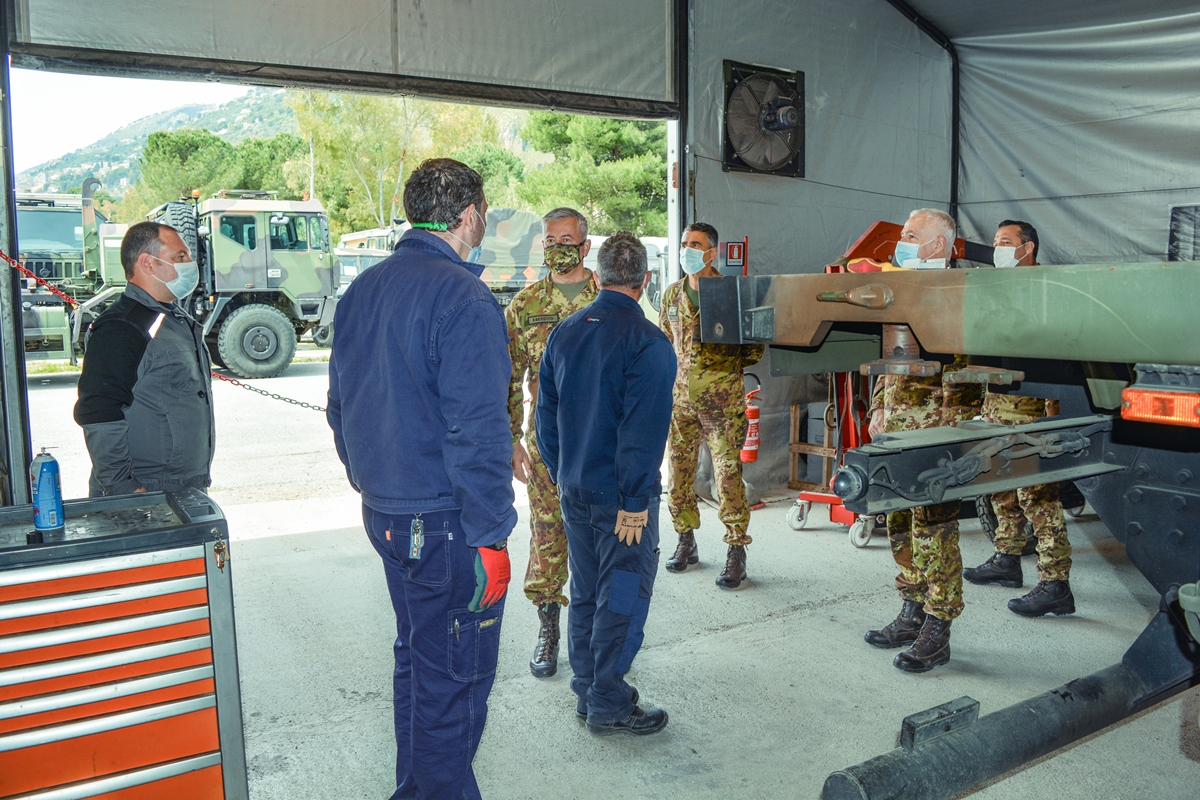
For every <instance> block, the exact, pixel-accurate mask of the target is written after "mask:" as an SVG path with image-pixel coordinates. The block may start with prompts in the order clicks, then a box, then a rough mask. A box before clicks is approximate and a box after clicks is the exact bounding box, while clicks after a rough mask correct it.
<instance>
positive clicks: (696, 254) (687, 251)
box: [679, 247, 712, 275]
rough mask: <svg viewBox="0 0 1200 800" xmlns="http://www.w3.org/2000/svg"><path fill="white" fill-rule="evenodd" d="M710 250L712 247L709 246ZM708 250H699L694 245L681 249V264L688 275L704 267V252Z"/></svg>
mask: <svg viewBox="0 0 1200 800" xmlns="http://www.w3.org/2000/svg"><path fill="white" fill-rule="evenodd" d="M709 249H710V250H711V249H712V248H709ZM707 252H708V250H697V249H696V248H694V247H683V248H680V250H679V266H680V267H682V268H683V271H684V272H686V273H687V274H688V275H695V274H696V273H697V272H699V271H700V270H702V269H704V254H705V253H707Z"/></svg>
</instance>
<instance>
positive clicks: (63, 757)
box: [0, 490, 248, 800]
mask: <svg viewBox="0 0 1200 800" xmlns="http://www.w3.org/2000/svg"><path fill="white" fill-rule="evenodd" d="M64 512H65V517H66V520H67V524H66V528H65V530H64V531H62V532H60V533H57V534H46V535H45V536H44V537H43V539H44V540H43V541H36V539H37V538H38V537H37V536H36V534H33V515H32V510H31V509H30V507H28V506H19V507H15V508H6V509H0V798H6V799H7V798H39V800H75V799H76V798H104V800H150V798H171V800H193V799H194V800H200V798H204V799H205V800H208V798H230V800H245V799H246V798H247V797H248V791H247V785H246V763H245V760H246V759H245V749H244V745H243V740H242V717H241V699H240V693H239V687H238V669H237V647H236V639H235V634H234V621H233V591H232V581H231V574H230V573H231V565H230V558H229V543H228V530H227V527H226V524H225V519H224V517H223V515H222V514H221V511H220V509H219V508H218V507H217V506H216V504H215V503H213V502H212V500H210V499H209V498H208V497H207V496H206V495H204V494H203V493H201V492H198V491H194V490H188V491H184V492H172V493H167V494H164V493H161V492H153V493H147V494H138V495H125V496H121V497H111V498H97V499H91V500H73V501H67V502H66V503H65V504H64ZM31 534H33V535H31Z"/></svg>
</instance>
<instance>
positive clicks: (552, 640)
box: [529, 603, 558, 678]
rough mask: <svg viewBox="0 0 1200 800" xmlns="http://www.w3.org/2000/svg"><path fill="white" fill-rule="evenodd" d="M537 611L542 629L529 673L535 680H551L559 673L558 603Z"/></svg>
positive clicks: (539, 607)
mask: <svg viewBox="0 0 1200 800" xmlns="http://www.w3.org/2000/svg"><path fill="white" fill-rule="evenodd" d="M537 609H538V619H539V620H540V621H541V623H542V629H541V630H540V631H538V640H537V647H535V648H534V649H533V658H532V659H530V661H529V671H530V672H532V673H533V677H535V678H549V677H550V676H551V675H553V674H554V673H555V672H558V603H546V604H545V605H541V606H538V607H537Z"/></svg>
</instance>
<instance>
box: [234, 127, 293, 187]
mask: <svg viewBox="0 0 1200 800" xmlns="http://www.w3.org/2000/svg"><path fill="white" fill-rule="evenodd" d="M235 149H236V151H237V158H238V162H239V163H240V164H241V166H242V176H241V180H240V181H239V184H238V187H237V188H239V189H262V190H266V191H274V192H279V198H280V199H281V200H299V199H300V193H298V192H296V191H295V189H294V188H291V187H289V185H288V181H287V179H286V178H285V176H284V165H286V164H287V163H288V162H289V161H297V160H300V159H303V160H304V162H305V164H307V162H308V142H307V141H306V140H304V139H301V138H300V137H299V136H296V135H295V134H293V133H279V134H276V135H275V136H272V137H271V138H270V139H245V140H243V141H242V142H240V143H239V144H238V145H237V146H236V148H235ZM228 188H232V187H228Z"/></svg>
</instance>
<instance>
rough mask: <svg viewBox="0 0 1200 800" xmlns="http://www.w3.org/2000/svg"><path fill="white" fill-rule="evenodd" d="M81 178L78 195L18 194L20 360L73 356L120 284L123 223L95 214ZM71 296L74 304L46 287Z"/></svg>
mask: <svg viewBox="0 0 1200 800" xmlns="http://www.w3.org/2000/svg"><path fill="white" fill-rule="evenodd" d="M99 185H100V183H99V181H97V180H96V179H95V178H88V179H87V180H86V181H85V182H84V185H83V190H82V194H26V193H21V194H18V195H17V203H16V206H17V252H18V256H19V260H20V262H21V265H22V266H24V267H25V268H26V269H28V270H29V271H30V272H32V273H33V274H34V275H36V276H37V278H39V279H41V280H42V281H44V282H45V284H43V283H39V282H38V281H36V280H34V279H32V278H26V279H25V281H24V282H23V283H22V291H21V323H22V328H23V330H24V339H25V357H26V358H27V359H51V358H63V359H70V360H71V361H72V362H74V361H75V358H76V356H78V355H79V354H81V353H82V352H83V349H82V343H83V335H84V333H85V332H86V330H87V326H88V325H89V324H90V323H91V321H92V320H93V319H95V318H96V317H97V316H99V314H100V312H101V311H103V310H104V309H105V308H107V307H108V305H109V304H110V303H111V302H112V301H113V300H114V299H116V297H117V295H119V294H120V293H121V291H123V290H124V288H125V272H124V270H123V269H122V268H121V238H122V237H123V236H124V235H125V230H126V229H127V227H128V226H126V225H122V224H118V223H112V222H109V221H108V220H107V219H105V218H104V216H103V215H101V214H99V213H97V212H96V211H95V209H94V208H93V205H92V195H93V193H94V192H95V190H96V188H97V187H98V186H99ZM46 284H48V285H49V286H50V287H53V288H54V289H57V290H58V291H59V292H61V293H62V294H63V295H66V296H67V297H70V298H71V300H72V301H73V305H71V304H69V303H68V302H67V301H66V300H65V299H64V298H63V297H62V296H61V295H59V294H56V293H55V292H53V291H51V290H50V288H48V287H47V285H46Z"/></svg>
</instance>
